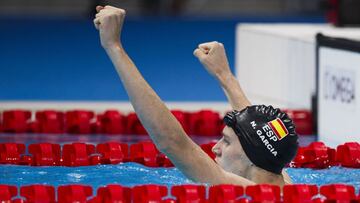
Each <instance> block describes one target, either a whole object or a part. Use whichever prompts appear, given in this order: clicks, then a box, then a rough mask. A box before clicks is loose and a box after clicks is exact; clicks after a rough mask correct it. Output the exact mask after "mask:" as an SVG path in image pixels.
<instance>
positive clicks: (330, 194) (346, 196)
mask: <svg viewBox="0 0 360 203" xmlns="http://www.w3.org/2000/svg"><path fill="white" fill-rule="evenodd" d="M320 194H322V195H324V196H325V197H326V201H328V202H330V201H333V202H350V201H355V200H356V195H355V188H354V186H352V185H344V184H331V185H323V186H321V187H320Z"/></svg>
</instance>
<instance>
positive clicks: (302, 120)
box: [285, 110, 314, 135]
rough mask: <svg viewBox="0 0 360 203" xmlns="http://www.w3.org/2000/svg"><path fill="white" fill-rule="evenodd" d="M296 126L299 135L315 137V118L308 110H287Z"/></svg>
mask: <svg viewBox="0 0 360 203" xmlns="http://www.w3.org/2000/svg"><path fill="white" fill-rule="evenodd" d="M285 112H286V113H287V114H288V115H289V117H290V118H291V119H292V120H293V122H294V124H295V126H296V133H298V134H299V135H313V134H314V127H313V116H312V113H311V111H308V110H285Z"/></svg>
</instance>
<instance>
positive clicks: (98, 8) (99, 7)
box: [96, 6, 104, 12]
mask: <svg viewBox="0 0 360 203" xmlns="http://www.w3.org/2000/svg"><path fill="white" fill-rule="evenodd" d="M103 9H104V7H103V6H96V12H100V11H101V10H103Z"/></svg>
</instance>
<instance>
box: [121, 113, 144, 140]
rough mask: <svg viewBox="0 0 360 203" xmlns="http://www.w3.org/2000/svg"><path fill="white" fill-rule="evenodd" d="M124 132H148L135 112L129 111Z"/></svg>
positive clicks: (135, 133) (136, 133)
mask: <svg viewBox="0 0 360 203" xmlns="http://www.w3.org/2000/svg"><path fill="white" fill-rule="evenodd" d="M126 132H127V134H131V135H147V134H148V133H147V132H146V130H145V128H144V126H143V125H142V124H141V122H140V120H139V118H138V116H137V115H136V114H135V113H130V114H129V115H127V117H126Z"/></svg>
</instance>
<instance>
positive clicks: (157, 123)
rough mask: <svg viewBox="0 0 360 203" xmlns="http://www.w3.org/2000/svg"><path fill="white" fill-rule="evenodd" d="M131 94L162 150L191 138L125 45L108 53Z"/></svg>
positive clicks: (143, 122) (137, 111) (137, 109)
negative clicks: (141, 72)
mask: <svg viewBox="0 0 360 203" xmlns="http://www.w3.org/2000/svg"><path fill="white" fill-rule="evenodd" d="M105 50H106V52H107V54H108V55H109V57H110V59H111V61H112V62H113V64H114V66H115V68H116V71H117V72H118V74H119V77H120V79H121V81H122V83H123V85H124V87H125V89H126V91H127V94H128V96H129V99H130V101H131V104H132V105H133V107H134V109H135V111H136V113H137V115H138V117H139V119H140V120H141V122H142V124H143V125H144V127H145V128H146V130H147V131H148V133H149V134H150V136H151V138H152V139H153V141H154V143H155V144H156V145H157V147H158V148H159V150H161V151H166V150H167V149H168V147H175V145H176V144H175V145H173V143H174V142H175V143H177V144H179V142H181V141H182V139H186V138H187V136H179V134H181V133H182V134H184V135H186V134H185V132H184V131H183V129H182V127H181V125H180V124H179V123H178V121H177V120H176V118H175V117H174V116H173V115H172V114H171V112H170V110H169V109H168V108H167V107H166V106H165V104H164V103H163V102H162V101H161V99H160V98H159V97H158V95H157V94H156V93H155V92H154V90H153V89H152V88H151V87H150V86H149V84H148V83H147V82H146V81H145V79H144V78H143V77H142V75H141V74H140V72H139V71H138V69H137V68H136V66H135V64H134V63H133V62H132V60H131V59H130V58H129V57H128V55H127V53H126V52H125V50H124V49H123V48H122V47H121V45H117V46H113V47H111V48H106V49H105Z"/></svg>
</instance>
